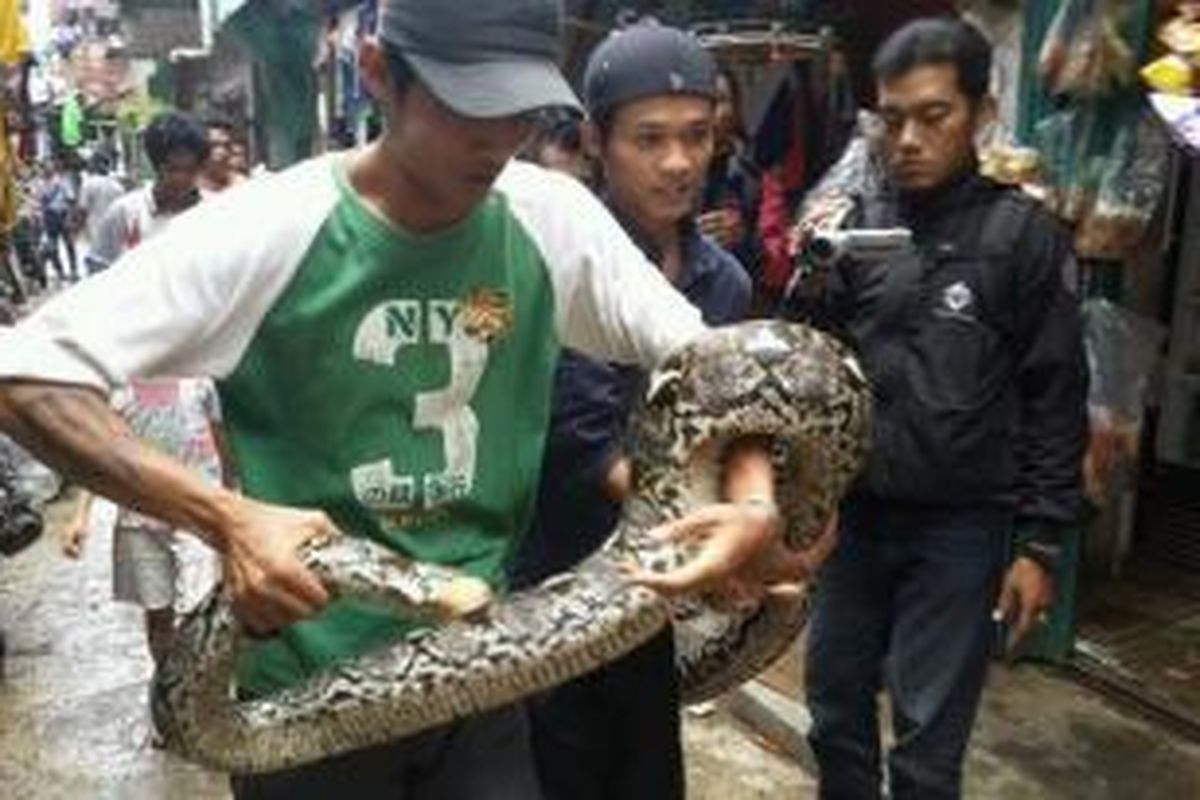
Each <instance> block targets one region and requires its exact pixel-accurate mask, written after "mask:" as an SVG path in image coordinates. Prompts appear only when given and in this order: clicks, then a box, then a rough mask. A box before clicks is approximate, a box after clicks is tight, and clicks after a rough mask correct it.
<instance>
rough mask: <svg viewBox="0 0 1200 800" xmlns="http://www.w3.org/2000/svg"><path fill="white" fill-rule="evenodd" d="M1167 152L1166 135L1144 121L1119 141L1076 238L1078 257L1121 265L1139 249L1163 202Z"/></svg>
mask: <svg viewBox="0 0 1200 800" xmlns="http://www.w3.org/2000/svg"><path fill="white" fill-rule="evenodd" d="M1169 151H1170V145H1169V142H1168V140H1167V138H1166V135H1165V134H1164V133H1163V131H1162V129H1161V128H1160V127H1159V126H1158V125H1157V124H1156V123H1155V122H1154V121H1153V120H1151V119H1149V118H1148V117H1146V116H1142V117H1141V118H1139V119H1138V120H1137V122H1135V123H1133V124H1130V125H1128V126H1126V127H1125V128H1124V129H1123V130H1122V131H1121V132H1120V133H1119V134H1118V135H1117V137H1116V139H1115V140H1114V141H1113V146H1112V150H1111V152H1110V153H1109V155H1108V157H1107V159H1105V160H1104V170H1103V175H1102V177H1101V179H1100V185H1099V188H1098V190H1097V193H1096V200H1095V203H1094V204H1093V205H1092V206H1091V207H1090V209H1089V210H1088V211H1087V213H1086V214H1084V216H1083V218H1082V220H1081V222H1080V225H1079V228H1078V230H1077V232H1076V237H1075V249H1076V252H1078V253H1079V255H1081V256H1084V257H1088V258H1105V259H1114V260H1119V259H1122V258H1124V257H1126V256H1127V255H1129V253H1130V252H1131V251H1133V250H1134V249H1135V248H1136V247H1137V246H1138V244H1139V243H1140V242H1141V240H1142V238H1143V236H1144V235H1145V233H1146V229H1147V228H1148V227H1149V226H1150V223H1151V221H1152V220H1153V218H1154V215H1155V213H1157V211H1158V206H1159V202H1160V200H1161V199H1162V196H1163V192H1164V188H1165V186H1166V182H1167V167H1168V159H1169Z"/></svg>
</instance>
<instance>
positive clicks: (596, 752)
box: [510, 21, 750, 800]
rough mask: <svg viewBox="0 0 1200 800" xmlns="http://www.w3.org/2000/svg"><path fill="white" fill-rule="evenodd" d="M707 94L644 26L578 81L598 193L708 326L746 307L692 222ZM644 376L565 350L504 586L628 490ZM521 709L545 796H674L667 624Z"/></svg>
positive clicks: (728, 258)
mask: <svg viewBox="0 0 1200 800" xmlns="http://www.w3.org/2000/svg"><path fill="white" fill-rule="evenodd" d="M717 96H718V89H717V71H716V65H715V63H714V62H713V60H712V58H711V57H710V56H709V54H708V53H707V52H705V50H704V49H703V48H702V47H701V46H700V44H699V43H698V42H697V41H696V40H695V39H694V38H693V37H692V36H690V35H688V34H686V33H684V32H683V31H680V30H676V29H674V28H669V27H664V26H661V25H658V24H657V23H654V22H652V21H644V22H640V23H637V24H634V25H632V26H630V27H628V28H625V29H623V30H620V31H618V32H616V33H614V34H612V35H611V36H610V37H609V38H608V39H606V40H605V41H604V42H603V43H601V44H600V45H599V47H597V49H596V50H595V52H594V53H593V54H592V56H591V59H590V60H589V62H588V66H587V69H586V72H585V77H584V100H585V104H586V106H587V109H588V113H589V115H590V117H591V123H590V125H589V126H588V127H587V128H586V129H585V138H586V141H587V143H588V150H589V155H590V156H591V159H592V161H593V162H594V163H596V165H597V167H598V170H597V171H598V178H599V188H600V193H601V196H602V197H603V198H604V200H605V201H606V202H607V204H608V206H609V208H610V209H611V210H612V212H613V214H614V216H616V218H617V219H618V220H620V221H621V223H622V226H623V227H624V228H625V230H626V232H628V234H629V235H630V236H631V237H632V238H633V240H634V242H635V243H636V244H638V246H639V247H640V248H641V250H642V252H643V253H645V254H646V257H647V259H649V262H650V263H653V264H654V265H656V266H657V269H658V270H659V271H660V272H661V273H662V274H663V276H665V277H666V278H667V279H668V280H669V281H670V282H671V283H672V284H674V286H675V287H676V288H677V289H679V291H681V292H682V293H683V294H684V296H685V297H687V299H688V300H689V301H690V302H691V303H692V304H693V305H694V306H695V307H696V308H697V309H698V310H699V311H700V313H701V315H702V316H703V318H704V320H705V322H707V323H708V324H710V325H721V324H727V323H730V322H735V321H737V320H740V319H742V318H743V317H745V315H746V313H747V311H748V309H749V306H750V279H749V277H748V276H747V274H746V273H745V271H744V270H743V269H742V267H741V265H740V264H738V262H737V260H736V259H735V258H734V257H733V256H732V255H730V254H729V253H727V252H726V251H724V250H722V249H721V248H720V247H719V246H718V245H717V244H716V243H715V242H714V241H713V240H712V239H710V238H709V237H707V236H705V235H704V234H703V233H701V231H700V230H699V228H698V226H697V224H696V220H695V213H696V204H697V201H698V200H699V197H700V192H701V190H702V188H703V185H704V178H705V175H706V174H707V172H708V165H709V161H710V159H711V158H712V154H713V140H714V127H715V118H716V113H715V109H716V106H717ZM643 268H644V269H654V267H651V266H650V265H649V264H646V265H645V266H644V267H643ZM644 385H645V373H644V372H642V371H641V370H639V369H637V368H635V367H629V366H622V365H618V364H611V363H607V362H605V361H602V360H597V359H595V358H591V357H588V356H586V355H583V354H581V353H578V352H574V351H569V350H568V351H565V352H564V354H563V356H562V357H561V359H560V361H559V364H558V369H557V372H556V375H555V382H554V399H553V404H552V406H551V425H550V431H549V437H548V440H547V446H546V453H545V456H544V458H543V463H542V479H541V484H540V486H539V489H538V502H537V511H536V514H535V517H534V521H533V524H532V525H531V527H530V530H529V533H528V534H527V535H526V537H525V540H524V541H523V542H522V543H521V545H520V547H519V549H518V551H517V554H516V557H515V558H514V560H513V563H512V564H511V566H510V574H511V575H512V576H513V582H514V585H515V586H518V587H520V586H526V585H530V584H534V583H537V582H539V581H541V580H543V579H544V578H546V577H548V576H549V575H552V574H555V573H558V572H562V571H565V570H568V569H570V568H571V567H572V566H574V565H575V564H576V563H578V562H579V561H580V560H582V559H583V558H584V557H585V556H586V555H588V554H589V553H590V552H592V551H594V550H596V549H598V548H599V547H600V545H601V544H602V543H603V542H604V540H606V539H607V538H608V537H609V536H610V535H611V533H612V531H613V529H614V527H615V524H616V521H617V516H618V513H619V510H620V506H621V502H622V501H623V500H624V498H625V497H626V496H627V495H628V494H629V492H630V491H631V484H632V474H631V467H630V461H629V458H628V456H627V455H626V452H625V445H626V442H625V433H626V425H627V423H628V420H629V416H630V413H631V411H632V410H633V406H634V405H635V402H636V398H637V397H638V395H639V394H640V392H641V391H642V389H643V388H644ZM530 715H531V721H532V735H533V744H534V756H535V759H536V762H537V765H538V773H539V776H540V777H541V780H542V789H543V791H544V792H545V795H546V797H547V800H639V799H640V798H646V799H647V800H649V799H650V798H653V799H654V800H672V799H673V798H675V799H678V800H682V798H683V796H684V783H683V758H682V753H681V745H680V730H679V692H678V686H677V684H676V678H675V661H674V642H673V638H672V633H671V631H669V630H668V631H664V632H663V633H662V634H660V635H659V636H658V637H656V638H655V639H654V640H652V641H651V642H650V643H648V644H647V645H645V646H643V647H641V648H639V649H637V650H636V651H634V652H633V653H632V654H630V655H629V656H627V657H625V658H623V659H621V660H619V661H617V662H615V663H613V664H611V665H608V666H605V667H603V668H601V669H598V670H596V671H594V672H592V673H590V674H588V675H586V676H584V677H582V678H580V679H578V680H575V681H572V682H570V683H568V684H566V685H564V686H562V687H560V688H558V689H555V690H552V691H551V692H549V693H547V694H546V695H545V696H544V697H541V698H538V699H535V700H534V701H533V702H532V703H531V710H530Z"/></svg>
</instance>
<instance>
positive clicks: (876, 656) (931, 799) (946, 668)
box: [806, 501, 1012, 800]
mask: <svg viewBox="0 0 1200 800" xmlns="http://www.w3.org/2000/svg"><path fill="white" fill-rule="evenodd" d="M842 521H843V522H842V524H843V529H842V538H841V542H840V544H839V546H838V548H837V550H836V551H835V552H834V554H833V555H832V556H831V558H830V560H829V561H828V562H827V563H826V564H825V566H824V567H823V568H822V570H821V573H820V575H819V577H818V581H817V591H816V596H815V598H814V606H813V617H812V621H811V624H810V628H809V638H808V653H807V667H806V677H807V683H808V686H807V693H808V706H809V710H810V712H811V714H812V719H813V724H812V729H811V732H810V734H809V741H810V744H811V746H812V749H813V753H814V755H815V756H816V759H817V764H818V766H819V768H820V779H821V788H820V797H821V798H824V799H825V800H868V799H870V800H874V799H875V798H879V797H881V796H882V787H881V784H882V777H883V776H882V766H881V752H880V750H881V747H880V736H879V715H878V704H877V696H878V693H879V691H880V689H886V690H887V692H888V695H889V697H890V699H891V703H892V712H893V731H894V735H895V745H894V747H893V748H892V749H891V751H890V752H889V753H888V755H887V772H888V782H889V786H890V792H891V793H890V796H891V798H893V800H916V799H917V798H919V800H942V799H943V798H958V797H960V796H961V783H962V762H963V757H964V755H965V752H966V747H967V742H968V740H969V738H970V734H971V727H972V725H973V723H974V720H975V713H976V711H977V709H978V706H979V698H980V694H981V692H982V690H983V682H984V677H985V674H986V672H987V664H988V659H989V656H990V654H991V649H992V643H993V641H994V627H993V623H992V620H991V611H992V609H993V607H994V604H995V602H996V597H997V592H998V590H999V584H1000V578H1001V576H1002V573H1003V566H1004V554H1005V541H1006V535H1007V533H1008V532H1009V530H1010V528H1011V526H1012V519H1011V514H1009V513H1008V512H1006V511H1002V510H998V509H968V510H963V509H930V508H913V507H908V506H898V505H892V504H887V503H884V502H881V501H856V502H854V503H852V504H849V505H848V507H847V508H846V509H844V510H843V514H842Z"/></svg>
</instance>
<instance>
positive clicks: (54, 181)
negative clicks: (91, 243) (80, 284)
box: [38, 156, 79, 283]
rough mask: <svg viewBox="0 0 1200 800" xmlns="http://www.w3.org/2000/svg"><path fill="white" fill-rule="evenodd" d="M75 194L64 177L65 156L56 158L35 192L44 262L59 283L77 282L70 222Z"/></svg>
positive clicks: (72, 186)
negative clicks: (64, 265) (65, 260)
mask: <svg viewBox="0 0 1200 800" xmlns="http://www.w3.org/2000/svg"><path fill="white" fill-rule="evenodd" d="M76 197H77V193H76V191H75V188H74V185H73V183H72V181H71V177H70V175H68V174H67V168H66V163H65V156H63V157H58V158H55V160H54V162H53V166H52V167H51V168H50V169H49V170H48V172H47V173H46V175H45V177H44V178H43V179H42V182H41V185H40V187H39V189H38V206H39V208H40V210H41V214H42V237H43V245H44V247H45V248H46V256H47V258H48V259H49V260H50V261H51V262H52V263H53V264H54V271H55V273H56V274H57V275H58V279H59V281H60V282H64V283H65V282H67V281H76V280H78V279H79V265H78V262H77V261H76V258H75V240H74V236H73V235H72V227H73V225H72V220H73V215H74V213H75V200H76ZM60 245H61V248H62V249H65V250H66V251H67V268H66V269H64V267H63V262H62V253H61V251H60Z"/></svg>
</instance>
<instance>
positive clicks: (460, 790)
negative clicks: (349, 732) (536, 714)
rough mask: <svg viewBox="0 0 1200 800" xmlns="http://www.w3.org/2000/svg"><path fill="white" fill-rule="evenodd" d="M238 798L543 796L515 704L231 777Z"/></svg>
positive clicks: (512, 799) (528, 799) (484, 799)
mask: <svg viewBox="0 0 1200 800" xmlns="http://www.w3.org/2000/svg"><path fill="white" fill-rule="evenodd" d="M231 783H232V788H233V797H234V800H310V798H311V800H329V798H339V797H340V798H346V800H350V798H353V800H540V798H541V793H540V791H539V790H538V784H537V776H536V775H535V774H534V768H533V759H532V756H531V754H530V751H529V727H528V723H527V720H526V717H525V712H524V709H522V708H521V707H519V706H511V707H508V708H504V709H501V710H499V711H491V712H487V713H484V714H480V715H478V716H475V717H471V718H469V719H466V720H463V721H462V722H458V723H455V724H453V725H448V726H446V727H444V728H437V729H435V730H432V731H429V732H427V733H421V734H417V735H416V736H413V737H411V738H409V739H404V740H402V741H398V742H394V743H391V744H386V745H382V746H380V747H373V748H370V749H367V750H358V751H355V752H352V753H347V754H346V755H342V756H335V757H334V758H330V759H326V760H325V761H319V762H317V763H315V764H309V765H306V766H302V767H297V768H295V769H290V770H283V771H281V772H272V773H267V774H263V775H236V776H234V777H233V778H232V781H231Z"/></svg>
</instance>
